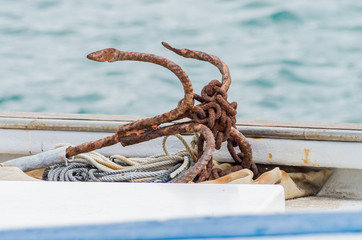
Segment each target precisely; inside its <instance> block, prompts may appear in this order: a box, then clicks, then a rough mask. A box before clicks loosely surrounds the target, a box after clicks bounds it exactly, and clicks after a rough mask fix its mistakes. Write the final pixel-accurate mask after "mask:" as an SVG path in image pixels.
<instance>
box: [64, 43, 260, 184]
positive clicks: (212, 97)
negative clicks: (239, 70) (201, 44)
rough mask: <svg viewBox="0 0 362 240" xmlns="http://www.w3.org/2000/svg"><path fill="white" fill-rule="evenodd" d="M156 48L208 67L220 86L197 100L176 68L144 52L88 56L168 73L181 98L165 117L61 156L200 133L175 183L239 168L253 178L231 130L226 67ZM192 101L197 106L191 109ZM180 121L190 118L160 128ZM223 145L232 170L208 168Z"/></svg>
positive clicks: (190, 53) (246, 152) (240, 138)
mask: <svg viewBox="0 0 362 240" xmlns="http://www.w3.org/2000/svg"><path fill="white" fill-rule="evenodd" d="M162 44H163V46H165V47H166V48H167V49H169V50H171V51H173V52H175V53H177V54H179V55H181V56H183V57H186V58H194V59H197V60H202V61H206V62H209V63H211V64H213V65H214V66H216V67H217V68H218V69H219V71H220V73H221V74H222V82H219V81H218V80H212V81H211V82H210V83H209V84H208V85H206V86H205V87H204V88H203V89H202V91H201V95H197V94H195V93H194V92H193V88H192V84H191V82H190V80H189V78H188V76H187V75H186V73H185V72H184V71H183V70H182V68H181V67H179V66H178V65H177V64H175V63H174V62H172V61H170V60H168V59H166V58H163V57H160V56H157V55H153V54H147V53H137V52H124V51H119V50H117V49H114V48H107V49H104V50H101V51H97V52H93V53H91V54H89V55H88V56H87V57H88V58H89V59H91V60H94V61H99V62H106V61H107V62H115V61H142V62H149V63H154V64H158V65H160V66H163V67H165V68H167V69H169V70H170V71H172V72H173V73H174V74H175V75H176V76H177V77H178V78H179V80H180V81H181V84H182V86H183V88H184V98H183V99H182V100H181V101H180V102H179V103H178V105H177V107H176V108H175V109H173V110H171V111H169V112H167V113H163V114H161V115H158V116H155V117H150V118H146V119H142V120H139V121H136V122H133V123H129V124H125V125H121V126H119V128H118V130H117V132H116V133H115V134H114V135H112V136H109V137H106V138H103V139H99V140H97V141H93V142H88V143H84V144H81V145H79V146H75V147H69V148H68V149H67V151H66V156H67V157H71V156H74V155H77V154H79V153H83V152H89V151H93V150H96V149H98V148H102V147H106V146H110V145H113V144H116V143H121V144H122V145H123V146H127V145H132V144H136V143H140V142H144V141H148V140H150V139H154V138H157V137H161V136H167V135H173V134H180V133H181V134H182V133H190V132H198V133H200V137H199V140H198V143H197V145H198V161H197V162H196V164H195V165H194V166H193V167H192V168H190V169H189V170H188V171H187V172H186V173H185V174H184V175H183V176H181V177H180V178H178V179H177V181H176V182H190V181H192V180H194V179H196V181H197V182H200V181H204V180H207V179H209V177H210V176H213V178H217V177H220V176H224V175H226V174H229V173H231V172H233V171H238V170H240V169H242V168H248V169H251V170H252V171H253V172H254V175H255V176H258V174H259V173H258V169H257V167H256V165H255V163H254V162H253V160H252V151H251V146H250V144H249V143H248V141H247V140H246V138H245V136H244V135H243V134H242V133H240V132H239V131H238V130H237V129H236V125H235V124H236V118H235V116H236V108H237V103H236V102H232V103H229V102H228V100H227V97H228V95H227V90H228V89H229V86H230V83H231V77H230V72H229V68H228V67H227V66H226V64H225V63H224V62H222V61H221V60H220V59H219V58H218V57H216V56H213V55H209V54H207V53H204V52H201V51H195V50H189V49H177V48H173V47H171V46H170V45H169V44H168V43H165V42H162ZM194 100H196V101H198V102H200V104H198V105H196V106H195V105H194ZM186 117H187V118H190V119H191V122H186V123H178V124H173V125H171V126H167V127H161V126H160V125H161V124H162V123H166V122H172V121H174V120H178V119H182V118H186ZM225 141H227V146H228V150H229V152H230V155H231V156H232V158H233V159H234V161H235V163H236V164H237V165H235V166H233V167H231V168H230V169H226V170H223V171H222V170H220V169H217V168H215V169H213V163H212V154H213V152H214V150H215V149H220V147H221V144H222V142H225ZM235 147H238V148H239V149H240V151H241V152H240V153H236V152H235V149H234V148H235Z"/></svg>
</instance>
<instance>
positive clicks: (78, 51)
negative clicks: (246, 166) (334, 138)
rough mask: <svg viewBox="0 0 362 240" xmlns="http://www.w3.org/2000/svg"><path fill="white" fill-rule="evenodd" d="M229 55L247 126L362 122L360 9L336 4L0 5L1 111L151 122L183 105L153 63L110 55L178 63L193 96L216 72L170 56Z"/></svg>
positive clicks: (304, 0) (356, 4) (176, 86)
mask: <svg viewBox="0 0 362 240" xmlns="http://www.w3.org/2000/svg"><path fill="white" fill-rule="evenodd" d="M161 41H167V42H169V43H170V44H171V45H173V46H175V47H178V48H189V49H197V50H201V51H205V52H207V53H211V54H213V55H216V56H219V57H220V58H221V59H222V60H223V61H224V62H225V63H226V64H227V65H228V66H229V68H230V71H231V76H232V85H231V88H230V90H229V100H230V101H237V102H238V103H239V105H238V116H237V117H238V118H243V119H265V120H291V121H328V122H362V94H361V92H362V61H361V59H362V58H361V56H362V44H361V43H362V2H361V1H352V0H350V1H338V0H320V1H314V0H300V1H284V0H272V1H269V0H268V1H266V0H265V1H237V0H229V1H226V0H217V1H216V0H214V1H207V0H199V1H193V0H183V1H156V0H143V1H134V0H124V1H113V0H102V1H93V0H83V1H81V0H79V1H66V0H65V1H59V0H58V1H57V0H32V1H25V0H17V1H13V0H0V80H1V81H0V111H11V112H15V111H23V112H24V111H25V112H58V113H101V114H121V115H138V116H140V115H141V116H153V115H156V114H160V113H163V112H166V111H169V110H171V109H173V108H174V107H175V106H176V105H177V102H178V101H179V100H180V99H181V98H182V95H183V90H182V87H181V84H180V83H179V81H178V80H177V78H176V77H175V76H174V75H173V74H172V73H171V72H169V71H168V70H166V69H163V68H161V67H159V66H156V65H152V64H147V63H135V62H117V63H112V64H111V63H98V62H92V61H90V60H88V59H86V55H87V54H88V53H90V52H92V51H95V50H100V49H102V48H108V47H114V48H117V49H120V50H125V51H138V52H149V53H154V54H157V55H161V56H164V57H167V58H169V59H171V60H173V61H175V62H176V63H178V64H179V65H180V66H181V67H182V68H183V69H184V70H185V72H186V73H187V74H188V75H189V77H190V79H191V81H192V83H193V85H194V89H195V92H200V91H201V88H202V87H203V86H204V85H206V84H207V83H208V82H209V81H210V80H212V79H220V75H219V72H218V71H217V69H216V68H214V67H213V66H212V65H210V64H207V63H204V62H199V61H196V60H192V59H184V58H182V57H179V56H177V55H176V54H174V53H171V52H169V51H168V50H166V49H164V48H163V47H162V45H161V44H160V42H161Z"/></svg>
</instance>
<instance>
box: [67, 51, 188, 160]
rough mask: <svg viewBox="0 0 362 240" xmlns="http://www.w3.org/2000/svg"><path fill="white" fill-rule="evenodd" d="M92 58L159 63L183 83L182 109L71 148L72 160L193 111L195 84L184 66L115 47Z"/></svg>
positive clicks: (154, 56) (69, 155) (123, 127)
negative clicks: (76, 156) (184, 69)
mask: <svg viewBox="0 0 362 240" xmlns="http://www.w3.org/2000/svg"><path fill="white" fill-rule="evenodd" d="M87 58H88V59H91V60H94V61H98V62H106V61H107V62H115V61H127V60H128V61H142V62H149V63H154V64H158V65H160V66H162V67H165V68H167V69H169V70H170V71H172V72H173V73H174V74H175V75H176V76H177V77H178V78H179V80H180V81H181V83H182V86H183V88H184V94H185V96H184V98H183V100H182V101H181V102H180V104H178V106H177V107H176V108H175V109H173V110H171V111H169V112H166V113H163V114H161V115H158V116H155V117H151V118H146V119H142V120H139V121H136V122H133V123H130V124H125V125H121V126H119V128H118V130H117V132H116V134H115V135H114V136H111V137H108V138H104V139H99V140H97V141H93V142H89V143H84V144H81V145H79V146H74V147H69V148H68V149H67V152H66V156H67V157H72V156H74V155H77V154H80V153H84V152H90V151H93V150H96V149H99V148H102V147H107V146H110V145H113V144H116V143H118V142H121V140H122V137H127V136H129V135H139V134H141V133H143V132H144V131H147V130H149V129H155V128H157V127H158V125H160V124H162V123H166V122H171V121H174V120H177V119H181V118H183V115H184V114H185V113H186V112H187V111H188V110H190V109H191V108H192V106H193V104H194V100H193V88H192V84H191V81H190V79H189V77H188V76H187V74H186V73H185V72H184V71H183V70H182V68H181V67H180V66H178V65H177V64H176V63H174V62H172V61H170V60H168V59H166V58H163V57H160V56H157V55H154V54H147V53H137V52H123V51H119V50H117V49H114V48H107V49H103V50H100V51H97V52H93V53H90V54H88V56H87Z"/></svg>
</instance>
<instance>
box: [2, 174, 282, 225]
mask: <svg viewBox="0 0 362 240" xmlns="http://www.w3.org/2000/svg"><path fill="white" fill-rule="evenodd" d="M0 189H1V197H0V206H1V214H0V230H3V229H16V228H32V227H48V226H67V225H77V224H94V223H112V222H125V221H140V220H166V219H173V218H187V217H207V216H230V215H241V214H260V213H263V214H265V213H281V212H284V208H285V205H284V204H285V201H284V191H283V188H282V187H281V186H277V185H239V184H230V185H229V184H220V185H218V184H209V185H206V184H202V185H201V184H200V185H199V184H152V183H148V184H143V183H78V182H8V181H0Z"/></svg>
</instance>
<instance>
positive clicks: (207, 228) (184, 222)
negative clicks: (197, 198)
mask: <svg viewBox="0 0 362 240" xmlns="http://www.w3.org/2000/svg"><path fill="white" fill-rule="evenodd" d="M337 233H338V234H343V233H362V212H348V213H301V214H276V215H252V216H234V217H217V218H191V219H177V220H169V221H147V222H133V223H118V224H105V225H87V226H70V227H56V228H39V229H22V230H8V231H0V239H2V240H8V239H9V240H10V239H37V240H42V239H188V238H193V239H201V238H203V239H205V238H231V237H257V236H286V235H303V234H337Z"/></svg>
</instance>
